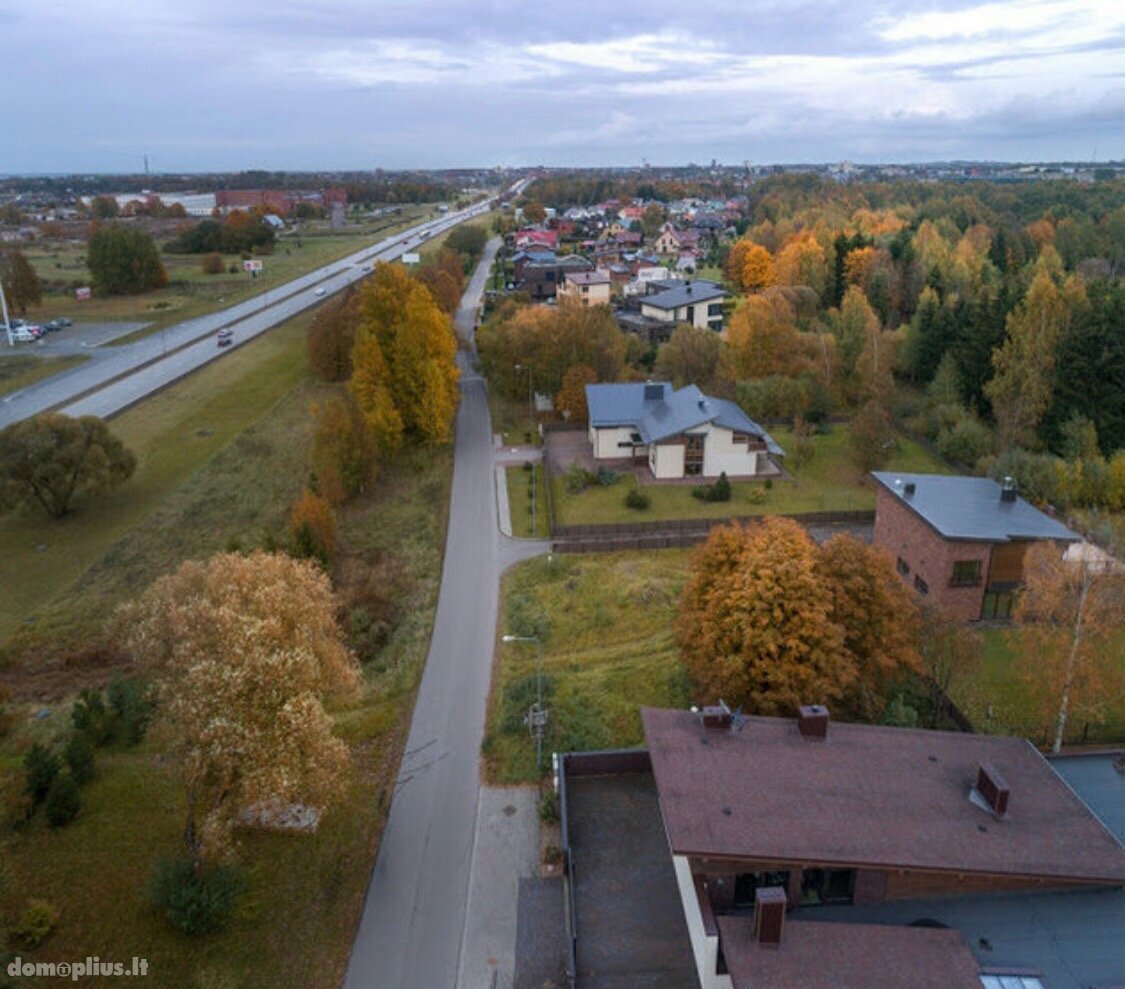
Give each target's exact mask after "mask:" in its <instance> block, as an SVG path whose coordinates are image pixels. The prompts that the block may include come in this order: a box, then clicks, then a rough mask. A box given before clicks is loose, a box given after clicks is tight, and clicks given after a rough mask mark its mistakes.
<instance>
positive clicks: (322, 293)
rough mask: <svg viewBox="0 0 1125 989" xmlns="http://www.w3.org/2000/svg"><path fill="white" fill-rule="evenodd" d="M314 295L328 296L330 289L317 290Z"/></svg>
mask: <svg viewBox="0 0 1125 989" xmlns="http://www.w3.org/2000/svg"><path fill="white" fill-rule="evenodd" d="M313 294H314V295H327V294H328V289H326V288H318V289H317V290H316V292H314V293H313Z"/></svg>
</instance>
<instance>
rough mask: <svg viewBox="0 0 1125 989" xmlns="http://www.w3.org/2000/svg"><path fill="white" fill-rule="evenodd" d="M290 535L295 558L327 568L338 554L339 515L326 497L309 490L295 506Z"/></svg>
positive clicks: (290, 518) (290, 522)
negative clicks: (316, 562)
mask: <svg viewBox="0 0 1125 989" xmlns="http://www.w3.org/2000/svg"><path fill="white" fill-rule="evenodd" d="M289 535H290V538H291V540H292V553H293V555H294V556H295V557H297V558H298V559H313V560H319V561H320V562H321V563H322V564H324V565H325V566H327V565H328V563H329V561H330V560H331V559H332V557H333V556H334V555H335V552H336V513H335V512H333V511H332V506H331V505H330V504H328V502H327V501H326V500H325V499H324V498H322V497H320V495H318V494H314V493H313V492H312V491H307V490H306V491H305V492H304V493H303V494H302V495H301V497H300V498H299V499H298V500H297V502H296V503H295V504H294V505H293V511H292V514H291V515H290V516H289Z"/></svg>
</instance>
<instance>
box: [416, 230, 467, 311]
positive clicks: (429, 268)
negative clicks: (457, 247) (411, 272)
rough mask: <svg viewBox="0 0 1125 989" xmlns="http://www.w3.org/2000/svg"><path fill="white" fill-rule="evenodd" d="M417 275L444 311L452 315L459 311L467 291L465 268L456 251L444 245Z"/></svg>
mask: <svg viewBox="0 0 1125 989" xmlns="http://www.w3.org/2000/svg"><path fill="white" fill-rule="evenodd" d="M415 277H416V278H417V279H418V281H420V282H421V283H422V284H423V285H425V286H426V288H428V289H429V290H430V294H431V295H432V296H433V297H434V301H435V302H436V303H437V304H438V305H439V306H440V307H441V310H442V312H444V313H446V314H448V315H450V316H452V315H454V314H455V313H456V312H457V307H458V306H459V305H460V304H461V296H462V294H463V293H464V291H465V269H464V268H463V267H462V264H461V256H460V255H459V254H458V253H457V252H456V251H451V250H449V249H448V248H444V247H443V248H442V249H441V250H440V251H438V253H437V256H436V257H434V258H433V259H432V260H431V261H430V262H429V263H427V264H424V265H423V266H422V267H421V269H420V270H419V271H418V273H417V274H416V275H415Z"/></svg>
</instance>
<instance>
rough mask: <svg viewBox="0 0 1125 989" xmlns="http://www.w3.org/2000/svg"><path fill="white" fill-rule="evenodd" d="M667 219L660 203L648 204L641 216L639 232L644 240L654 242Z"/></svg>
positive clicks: (666, 214)
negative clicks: (640, 231)
mask: <svg viewBox="0 0 1125 989" xmlns="http://www.w3.org/2000/svg"><path fill="white" fill-rule="evenodd" d="M667 219H668V213H667V211H666V210H665V209H664V207H663V206H661V205H660V203H650V204H649V205H648V206H646V207H645V209H644V212H643V213H642V214H641V230H642V231H643V232H644V235H645V240H655V239H656V238H657V237H659V236H660V228H661V227H663V226H664V221H665V220H667Z"/></svg>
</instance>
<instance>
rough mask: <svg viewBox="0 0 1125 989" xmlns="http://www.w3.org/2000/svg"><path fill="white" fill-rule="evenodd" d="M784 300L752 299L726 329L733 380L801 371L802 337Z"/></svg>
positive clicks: (756, 297) (727, 354) (729, 364)
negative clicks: (791, 318)
mask: <svg viewBox="0 0 1125 989" xmlns="http://www.w3.org/2000/svg"><path fill="white" fill-rule="evenodd" d="M788 315H789V314H788V313H787V312H786V306H785V303H784V300H780V299H778V300H775V301H773V302H771V301H770V300H769V299H766V298H764V297H763V296H761V295H752V296H750V297H749V298H748V299H747V300H746V305H744V306H743V307H742V308H741V309H739V310H738V312H736V313H735V314H734V315H733V316H732V317H731V320H730V325H729V326H728V327H727V331H726V338H727V348H726V353H725V360H726V362H727V366H728V369H729V372H728V373H729V374H730V376H731V377H733V378H734V379H735V380H742V379H745V378H765V377H768V376H769V375H771V374H782V375H793V374H798V373H800V371H801V370H803V367H804V362H803V360H802V350H803V348H802V345H801V336H800V333H798V331H797V328H796V327H795V326H794V325H793V324H792V322H791V321H790V320H789V319H787V318H786V317H787V316H788Z"/></svg>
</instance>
